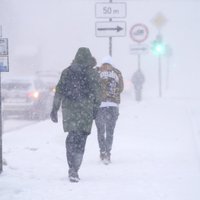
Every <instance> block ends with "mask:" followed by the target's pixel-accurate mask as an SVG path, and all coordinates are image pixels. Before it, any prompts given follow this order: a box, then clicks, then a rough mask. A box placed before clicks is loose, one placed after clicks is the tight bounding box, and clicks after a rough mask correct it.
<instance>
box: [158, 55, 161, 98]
mask: <svg viewBox="0 0 200 200" xmlns="http://www.w3.org/2000/svg"><path fill="white" fill-rule="evenodd" d="M161 64H162V63H161V56H160V55H159V56H158V77H159V78H158V79H159V80H158V81H159V97H162V69H161V67H162V66H161Z"/></svg>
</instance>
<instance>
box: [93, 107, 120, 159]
mask: <svg viewBox="0 0 200 200" xmlns="http://www.w3.org/2000/svg"><path fill="white" fill-rule="evenodd" d="M118 115H119V108H118V107H101V108H99V110H98V113H97V117H96V119H95V123H96V127H97V136H98V143H99V148H100V152H101V153H104V152H105V153H107V154H108V155H110V152H111V149H112V143H113V134H114V129H115V125H116V121H117V119H118Z"/></svg>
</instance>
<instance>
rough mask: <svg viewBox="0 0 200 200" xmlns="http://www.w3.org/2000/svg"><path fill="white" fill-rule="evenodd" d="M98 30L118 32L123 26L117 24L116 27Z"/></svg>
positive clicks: (99, 29)
mask: <svg viewBox="0 0 200 200" xmlns="http://www.w3.org/2000/svg"><path fill="white" fill-rule="evenodd" d="M97 30H98V31H117V32H119V31H121V30H123V28H122V27H120V26H117V27H116V28H98V29H97Z"/></svg>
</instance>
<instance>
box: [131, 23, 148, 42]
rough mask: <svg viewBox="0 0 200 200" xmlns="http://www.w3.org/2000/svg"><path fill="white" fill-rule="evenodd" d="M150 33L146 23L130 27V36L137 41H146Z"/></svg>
mask: <svg viewBox="0 0 200 200" xmlns="http://www.w3.org/2000/svg"><path fill="white" fill-rule="evenodd" d="M148 35H149V30H148V28H147V26H146V25H144V24H135V25H134V26H132V27H131V29H130V37H131V39H133V40H134V41H135V42H138V43H141V42H144V41H145V40H146V39H147V37H148Z"/></svg>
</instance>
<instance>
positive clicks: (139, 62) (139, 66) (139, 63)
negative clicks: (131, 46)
mask: <svg viewBox="0 0 200 200" xmlns="http://www.w3.org/2000/svg"><path fill="white" fill-rule="evenodd" d="M140 68H141V61H140V54H138V70H140Z"/></svg>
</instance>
